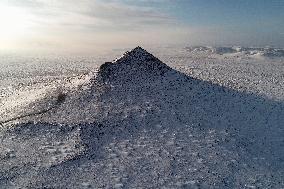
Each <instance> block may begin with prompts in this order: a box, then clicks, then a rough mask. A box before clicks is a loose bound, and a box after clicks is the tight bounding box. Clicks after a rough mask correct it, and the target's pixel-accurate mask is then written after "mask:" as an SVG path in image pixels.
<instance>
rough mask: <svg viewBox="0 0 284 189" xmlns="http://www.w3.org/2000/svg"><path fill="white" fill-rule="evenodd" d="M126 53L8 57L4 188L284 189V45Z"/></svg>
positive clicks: (0, 134)
mask: <svg viewBox="0 0 284 189" xmlns="http://www.w3.org/2000/svg"><path fill="white" fill-rule="evenodd" d="M124 51H125V50H118V51H113V52H110V53H109V54H107V55H104V56H92V57H63V56H49V57H45V58H43V57H37V56H20V55H13V54H3V55H1V59H0V60H1V63H0V73H1V74H0V77H1V80H0V95H1V98H0V122H1V123H2V125H1V131H0V140H1V144H0V188H163V187H164V188H284V179H283V178H284V171H283V170H284V164H283V162H284V103H283V100H284V57H283V51H281V49H269V48H261V49H260V48H240V47H232V48H231V47H230V48H228V47H226V48H212V47H188V48H155V49H150V50H149V51H150V52H151V53H152V54H154V55H155V56H156V57H158V58H159V59H160V60H161V61H163V62H164V63H166V64H167V65H168V66H170V67H171V68H173V69H172V70H167V69H168V68H165V69H166V70H167V71H166V74H164V73H163V76H162V77H160V75H159V74H156V73H155V72H153V73H149V72H148V71H147V69H146V68H145V67H143V64H142V66H141V65H140V64H139V65H138V66H136V67H135V66H132V65H133V64H135V63H136V62H137V59H136V58H137V57H136V54H135V57H134V59H133V58H131V57H130V60H128V59H127V61H128V62H131V63H129V64H125V61H124V60H122V61H121V62H122V63H121V65H119V66H117V67H115V70H117V72H114V73H113V72H110V73H111V74H110V75H111V77H107V79H106V80H104V81H102V80H100V79H99V78H98V75H99V73H97V71H98V70H99V66H100V65H101V64H102V63H104V61H112V60H113V59H115V58H116V57H120V54H121V53H123V52H124ZM141 53H142V54H141ZM281 53H282V54H281ZM137 54H138V55H137V56H140V55H141V56H142V59H143V56H144V55H143V52H139V51H138V52H137ZM145 56H147V54H146V55H145ZM140 58H141V57H140ZM150 58H151V57H150ZM132 61H133V62H132ZM163 69H164V68H163ZM145 70H146V71H145ZM158 70H159V69H158ZM111 71H113V70H111ZM157 72H159V71H157ZM107 73H108V72H107ZM137 78H138V79H137ZM139 78H140V79H139ZM61 94H64V99H61V100H60V99H59V97H58V96H59V95H61ZM65 95H66V97H65ZM45 110H48V111H45ZM25 115H29V116H27V117H26V116H25ZM15 118H21V119H15ZM9 120H12V121H10V122H8V121H9ZM4 122H5V123H4Z"/></svg>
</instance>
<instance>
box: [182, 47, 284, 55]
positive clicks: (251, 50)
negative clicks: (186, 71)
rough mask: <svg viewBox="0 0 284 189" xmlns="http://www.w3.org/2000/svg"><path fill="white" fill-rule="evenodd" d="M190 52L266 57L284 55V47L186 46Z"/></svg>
mask: <svg viewBox="0 0 284 189" xmlns="http://www.w3.org/2000/svg"><path fill="white" fill-rule="evenodd" d="M186 50H188V51H189V52H205V53H211V54H219V55H226V54H242V55H250V56H253V55H260V56H264V57H284V49H281V48H271V47H266V48H258V47H237V46H235V47H204V46H194V47H186Z"/></svg>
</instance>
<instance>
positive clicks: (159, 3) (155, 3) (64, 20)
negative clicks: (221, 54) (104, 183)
mask: <svg viewBox="0 0 284 189" xmlns="http://www.w3.org/2000/svg"><path fill="white" fill-rule="evenodd" d="M0 24H1V25H0V27H1V28H0V29H1V30H0V49H2V50H3V49H4V50H5V49H35V48H36V49H42V50H51V51H53V50H54V49H56V50H58V49H64V50H67V51H68V50H72V51H73V50H75V51H77V50H82V51H84V50H90V51H92V50H96V49H104V48H110V47H112V48H117V47H126V46H135V45H149V46H150V45H184V46H188V45H243V46H267V45H270V46H280V47H283V46H284V1H283V0H80V1H77V0H0Z"/></svg>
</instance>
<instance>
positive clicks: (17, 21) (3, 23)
mask: <svg viewBox="0 0 284 189" xmlns="http://www.w3.org/2000/svg"><path fill="white" fill-rule="evenodd" d="M28 27H29V20H28V14H27V13H26V12H25V11H24V10H21V9H18V8H14V7H5V6H1V5H0V39H2V40H4V41H6V40H10V39H15V38H19V37H21V36H23V35H25V34H26V33H27V31H28Z"/></svg>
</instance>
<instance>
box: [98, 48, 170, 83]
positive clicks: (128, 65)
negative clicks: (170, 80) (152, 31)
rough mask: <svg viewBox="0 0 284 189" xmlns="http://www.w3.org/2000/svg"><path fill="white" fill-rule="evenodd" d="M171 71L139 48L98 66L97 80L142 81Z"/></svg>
mask: <svg viewBox="0 0 284 189" xmlns="http://www.w3.org/2000/svg"><path fill="white" fill-rule="evenodd" d="M169 70H171V68H170V67H168V66H167V65H166V64H164V63H163V62H162V61H160V60H159V59H158V58H156V57H155V56H153V55H152V54H151V53H149V52H147V51H146V50H145V49H143V48H141V47H136V48H134V49H133V50H131V51H127V52H126V53H124V54H123V56H122V57H120V58H118V59H116V60H115V61H113V62H106V63H104V64H103V65H101V66H100V69H99V75H98V76H99V78H101V79H102V80H103V81H114V82H116V81H118V82H119V81H126V80H127V81H129V80H143V79H145V78H146V77H152V76H162V75H164V73H165V72H167V71H169Z"/></svg>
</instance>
